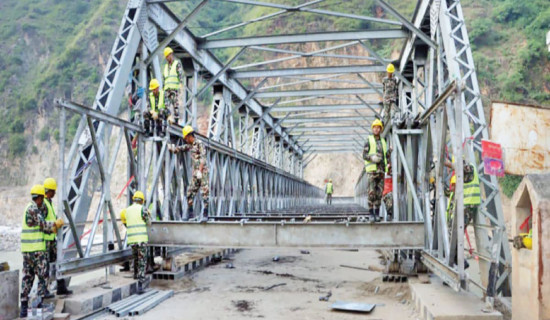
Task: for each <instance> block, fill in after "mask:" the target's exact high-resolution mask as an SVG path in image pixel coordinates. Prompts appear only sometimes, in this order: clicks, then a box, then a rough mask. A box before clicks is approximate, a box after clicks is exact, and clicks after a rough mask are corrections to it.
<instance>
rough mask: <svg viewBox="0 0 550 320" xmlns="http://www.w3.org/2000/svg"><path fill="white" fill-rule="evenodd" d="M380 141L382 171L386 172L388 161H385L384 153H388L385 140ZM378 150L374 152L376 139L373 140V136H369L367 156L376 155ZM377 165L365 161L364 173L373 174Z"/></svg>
mask: <svg viewBox="0 0 550 320" xmlns="http://www.w3.org/2000/svg"><path fill="white" fill-rule="evenodd" d="M380 141H381V142H382V151H383V153H382V158H383V159H384V168H385V169H384V170H385V171H387V168H388V163H387V162H388V161H387V159H386V152H387V151H388V146H387V145H386V140H385V139H384V138H380ZM377 151H378V150H376V139H374V136H373V135H370V136H369V155H373V154H376V153H378V152H377ZM377 165H378V164H376V163H374V162H370V161H367V160H365V171H367V172H375V171H376V166H377Z"/></svg>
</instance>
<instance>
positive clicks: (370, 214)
mask: <svg viewBox="0 0 550 320" xmlns="http://www.w3.org/2000/svg"><path fill="white" fill-rule="evenodd" d="M369 221H374V209H369Z"/></svg>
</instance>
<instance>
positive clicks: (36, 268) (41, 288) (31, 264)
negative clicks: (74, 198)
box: [20, 184, 63, 318]
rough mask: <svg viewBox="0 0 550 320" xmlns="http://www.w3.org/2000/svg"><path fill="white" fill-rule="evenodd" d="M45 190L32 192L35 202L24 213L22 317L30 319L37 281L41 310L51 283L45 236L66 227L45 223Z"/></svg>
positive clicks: (60, 221)
mask: <svg viewBox="0 0 550 320" xmlns="http://www.w3.org/2000/svg"><path fill="white" fill-rule="evenodd" d="M45 194H46V193H45V190H44V186H43V185H41V184H37V185H34V186H33V187H32V188H31V199H32V201H31V202H29V203H28V204H27V207H26V208H25V211H24V212H23V223H22V230H21V253H22V254H23V269H22V273H23V280H22V281H21V297H20V298H21V309H20V310H21V312H20V317H21V318H25V317H27V313H28V308H29V293H30V292H31V289H32V285H33V282H34V278H35V277H38V291H37V296H38V298H39V299H38V300H39V301H40V302H39V305H38V307H41V305H42V300H43V299H44V298H46V292H47V280H48V252H47V251H46V240H44V235H45V234H50V233H55V232H57V229H59V228H61V227H62V226H63V220H61V219H57V220H56V221H53V222H50V221H46V220H45V215H46V207H45V206H44V196H45Z"/></svg>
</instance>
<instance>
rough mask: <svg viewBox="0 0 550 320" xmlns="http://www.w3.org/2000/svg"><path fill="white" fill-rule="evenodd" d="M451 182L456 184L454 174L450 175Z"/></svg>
mask: <svg viewBox="0 0 550 320" xmlns="http://www.w3.org/2000/svg"><path fill="white" fill-rule="evenodd" d="M451 184H456V175H453V176H452V177H451Z"/></svg>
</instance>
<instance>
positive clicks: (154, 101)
mask: <svg viewBox="0 0 550 320" xmlns="http://www.w3.org/2000/svg"><path fill="white" fill-rule="evenodd" d="M149 91H150V93H149V110H147V111H145V112H144V113H143V119H144V123H143V126H144V127H145V134H146V135H147V136H149V137H150V136H152V135H153V133H154V131H155V128H156V131H157V135H158V136H160V137H164V131H165V128H166V117H167V116H168V115H169V114H170V111H168V110H167V109H166V106H165V105H164V90H162V89H161V88H160V84H159V82H158V80H157V79H151V82H150V83H149Z"/></svg>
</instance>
